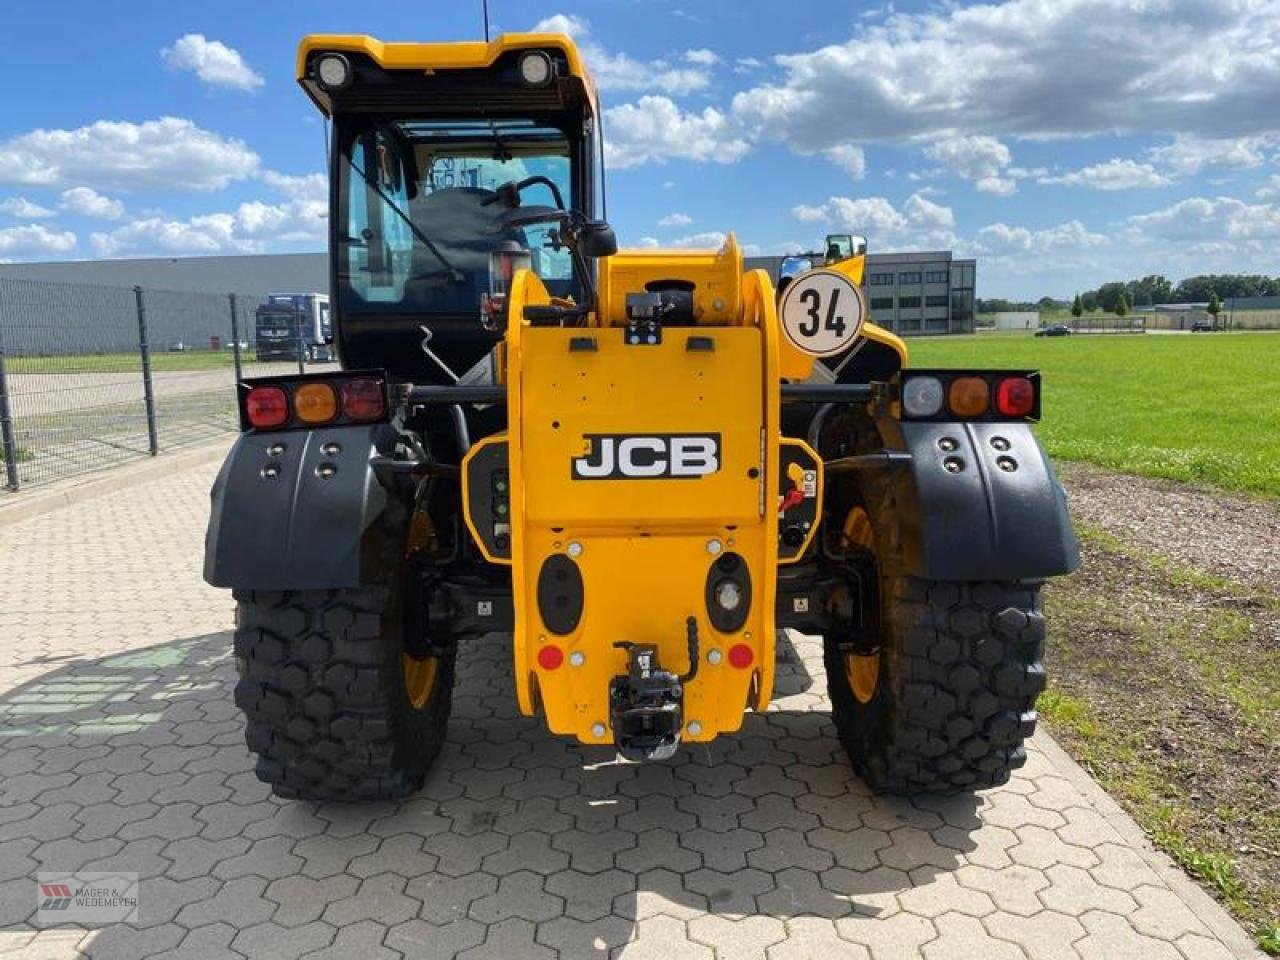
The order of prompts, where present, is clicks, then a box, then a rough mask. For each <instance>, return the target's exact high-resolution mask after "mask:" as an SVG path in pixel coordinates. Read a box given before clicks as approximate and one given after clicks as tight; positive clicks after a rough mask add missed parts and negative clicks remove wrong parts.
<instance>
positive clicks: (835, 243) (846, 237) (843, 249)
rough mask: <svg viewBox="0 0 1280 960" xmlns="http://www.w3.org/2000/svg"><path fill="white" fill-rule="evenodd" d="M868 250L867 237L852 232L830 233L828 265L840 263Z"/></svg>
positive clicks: (827, 247) (827, 255) (827, 250)
mask: <svg viewBox="0 0 1280 960" xmlns="http://www.w3.org/2000/svg"><path fill="white" fill-rule="evenodd" d="M866 252H867V238H866V237H863V236H858V235H857V234H850V233H829V234H827V240H826V254H825V261H826V265H827V266H830V265H831V264H833V263H839V262H841V261H842V260H849V259H851V258H853V257H859V256H862V255H863V254H865V253H866Z"/></svg>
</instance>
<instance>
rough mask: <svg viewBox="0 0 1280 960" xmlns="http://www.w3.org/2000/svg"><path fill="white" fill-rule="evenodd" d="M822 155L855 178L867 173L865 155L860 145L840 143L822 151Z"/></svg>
mask: <svg viewBox="0 0 1280 960" xmlns="http://www.w3.org/2000/svg"><path fill="white" fill-rule="evenodd" d="M822 155H823V156H824V157H826V158H827V159H828V160H830V161H831V162H832V163H834V164H835V165H836V166H837V167H839V168H840V169H842V170H844V171H845V173H847V174H849V176H851V177H853V179H855V180H861V179H862V178H863V177H865V176H866V175H867V155H866V154H865V153H864V152H863V150H862V148H861V147H855V146H854V145H853V144H851V143H840V144H836V145H835V146H834V147H828V148H827V149H826V150H824V151H822Z"/></svg>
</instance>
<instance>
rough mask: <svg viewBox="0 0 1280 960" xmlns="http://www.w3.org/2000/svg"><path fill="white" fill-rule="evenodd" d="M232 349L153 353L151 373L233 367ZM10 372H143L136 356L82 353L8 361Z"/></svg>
mask: <svg viewBox="0 0 1280 960" xmlns="http://www.w3.org/2000/svg"><path fill="white" fill-rule="evenodd" d="M240 359H241V362H242V363H253V362H254V353H253V351H252V350H244V351H241V353H240ZM234 362H235V361H234V360H233V358H232V355H231V351H230V350H185V351H182V352H173V353H171V352H169V351H167V350H152V351H151V369H152V370H217V369H220V368H223V367H225V368H227V369H230V368H231V366H232V365H233V364H234ZM8 366H9V372H10V373H128V372H130V371H132V370H141V369H142V361H141V360H140V359H139V357H138V355H137V354H136V353H82V354H70V355H65V356H56V357H18V356H11V357H9V358H8Z"/></svg>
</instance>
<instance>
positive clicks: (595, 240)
mask: <svg viewBox="0 0 1280 960" xmlns="http://www.w3.org/2000/svg"><path fill="white" fill-rule="evenodd" d="M578 250H579V252H580V253H581V254H582V255H583V256H584V257H592V258H600V257H612V256H613V255H614V254H615V253H617V252H618V238H617V237H616V236H615V235H614V232H613V227H611V226H609V224H607V223H606V222H605V221H603V220H590V221H588V222H587V223H586V224H584V225H583V227H582V230H581V231H580V232H579V234H578Z"/></svg>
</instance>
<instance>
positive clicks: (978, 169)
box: [924, 136, 1013, 180]
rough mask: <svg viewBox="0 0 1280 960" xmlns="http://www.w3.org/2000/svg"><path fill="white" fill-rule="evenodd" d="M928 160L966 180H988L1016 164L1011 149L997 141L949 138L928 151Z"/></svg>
mask: <svg viewBox="0 0 1280 960" xmlns="http://www.w3.org/2000/svg"><path fill="white" fill-rule="evenodd" d="M924 153H925V156H927V157H928V158H929V159H930V160H933V161H935V162H937V163H940V164H942V165H943V166H944V167H946V168H947V170H949V171H950V172H952V173H954V174H955V175H956V176H958V177H962V178H964V179H965V180H988V179H994V178H996V177H998V176H999V175H1000V171H1001V170H1003V169H1004V168H1005V167H1007V166H1008V165H1009V164H1010V163H1011V162H1012V160H1013V156H1012V154H1010V153H1009V148H1008V147H1006V146H1005V145H1004V144H1003V143H1001V142H1000V141H999V140H997V139H996V138H995V137H987V136H969V137H946V138H944V139H942V140H938V141H935V142H934V143H931V144H929V145H928V146H927V147H925V148H924Z"/></svg>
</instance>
